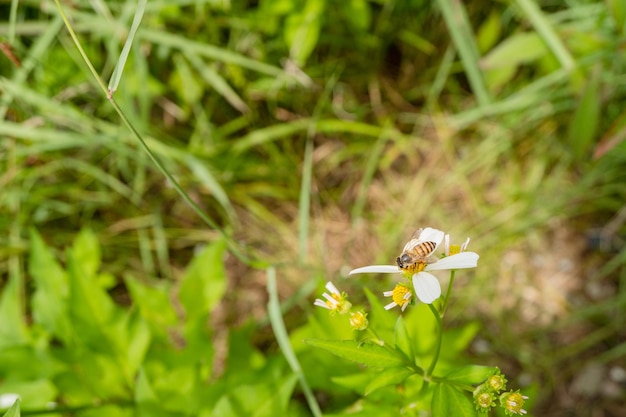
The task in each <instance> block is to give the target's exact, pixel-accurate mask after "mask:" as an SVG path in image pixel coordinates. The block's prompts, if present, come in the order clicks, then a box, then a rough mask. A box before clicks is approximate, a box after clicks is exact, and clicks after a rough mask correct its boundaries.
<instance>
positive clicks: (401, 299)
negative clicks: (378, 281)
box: [383, 284, 413, 311]
mask: <svg viewBox="0 0 626 417" xmlns="http://www.w3.org/2000/svg"><path fill="white" fill-rule="evenodd" d="M383 295H384V296H385V297H391V299H392V300H393V301H392V302H391V303H389V304H387V305H386V306H385V310H391V309H392V308H394V307H396V306H400V308H401V309H402V311H404V310H406V308H407V307H408V305H409V304H411V296H412V295H413V293H412V292H411V289H410V288H409V287H408V286H406V285H404V284H396V286H395V287H394V288H393V290H391V291H385V292H384V293H383Z"/></svg>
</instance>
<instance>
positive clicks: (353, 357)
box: [304, 339, 407, 368]
mask: <svg viewBox="0 0 626 417" xmlns="http://www.w3.org/2000/svg"><path fill="white" fill-rule="evenodd" d="M304 343H306V344H307V345H310V346H315V347H319V348H322V349H326V350H328V351H329V352H330V353H332V354H333V355H336V356H339V357H340V358H344V359H348V360H350V361H353V362H357V363H360V364H362V365H366V366H371V367H375V368H391V367H394V366H404V365H407V364H406V362H405V361H404V358H402V355H401V354H400V353H397V352H394V351H391V350H389V349H386V348H384V347H383V346H380V345H377V344H374V343H363V342H357V341H354V340H319V339H307V340H305V341H304Z"/></svg>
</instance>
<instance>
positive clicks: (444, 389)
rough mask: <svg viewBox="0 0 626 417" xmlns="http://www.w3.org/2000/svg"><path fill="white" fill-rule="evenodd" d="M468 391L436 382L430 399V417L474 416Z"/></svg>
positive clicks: (474, 412) (474, 411)
mask: <svg viewBox="0 0 626 417" xmlns="http://www.w3.org/2000/svg"><path fill="white" fill-rule="evenodd" d="M469 395H470V394H469V393H466V392H463V391H461V390H459V389H457V388H455V387H453V386H450V385H448V384H444V383H441V384H437V385H436V386H435V392H434V394H433V400H432V417H449V416H454V417H475V416H476V414H477V412H476V410H475V409H474V405H473V404H472V400H470V398H469Z"/></svg>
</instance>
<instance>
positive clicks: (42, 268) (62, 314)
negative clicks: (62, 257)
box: [28, 229, 71, 342]
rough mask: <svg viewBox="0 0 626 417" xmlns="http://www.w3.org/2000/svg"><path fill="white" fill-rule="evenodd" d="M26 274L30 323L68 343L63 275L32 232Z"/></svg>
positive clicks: (66, 294)
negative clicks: (31, 291)
mask: <svg viewBox="0 0 626 417" xmlns="http://www.w3.org/2000/svg"><path fill="white" fill-rule="evenodd" d="M28 272H29V273H30V275H31V276H32V277H33V279H34V282H35V292H34V294H33V297H32V309H33V319H34V321H35V323H38V324H40V325H42V326H43V328H44V329H46V330H47V331H48V332H49V333H51V334H52V335H54V336H56V337H58V338H59V339H61V340H63V341H64V342H67V341H69V339H70V335H71V325H70V322H69V318H68V311H67V303H68V297H69V285H68V278H67V274H66V273H65V271H64V270H63V268H62V267H61V265H60V264H59V263H58V262H57V260H56V258H55V257H54V255H53V254H52V252H51V251H50V249H49V248H48V246H46V244H45V243H44V241H43V239H42V238H41V236H40V235H39V233H37V231H35V230H34V229H31V230H30V256H29V258H28Z"/></svg>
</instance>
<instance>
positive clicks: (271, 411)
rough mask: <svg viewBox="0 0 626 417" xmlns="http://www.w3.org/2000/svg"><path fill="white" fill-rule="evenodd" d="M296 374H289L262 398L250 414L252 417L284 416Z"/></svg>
mask: <svg viewBox="0 0 626 417" xmlns="http://www.w3.org/2000/svg"><path fill="white" fill-rule="evenodd" d="M296 381H297V377H296V375H293V374H292V375H290V376H288V377H286V378H285V379H284V382H283V383H282V384H280V386H278V387H276V389H274V390H272V391H271V394H270V395H268V396H266V397H265V398H264V399H263V402H262V403H261V404H259V406H258V407H255V411H254V413H252V414H250V415H251V416H252V417H274V416H281V415H282V416H284V415H286V414H287V406H288V404H289V399H290V398H291V394H292V393H293V388H294V387H295V385H296Z"/></svg>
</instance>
